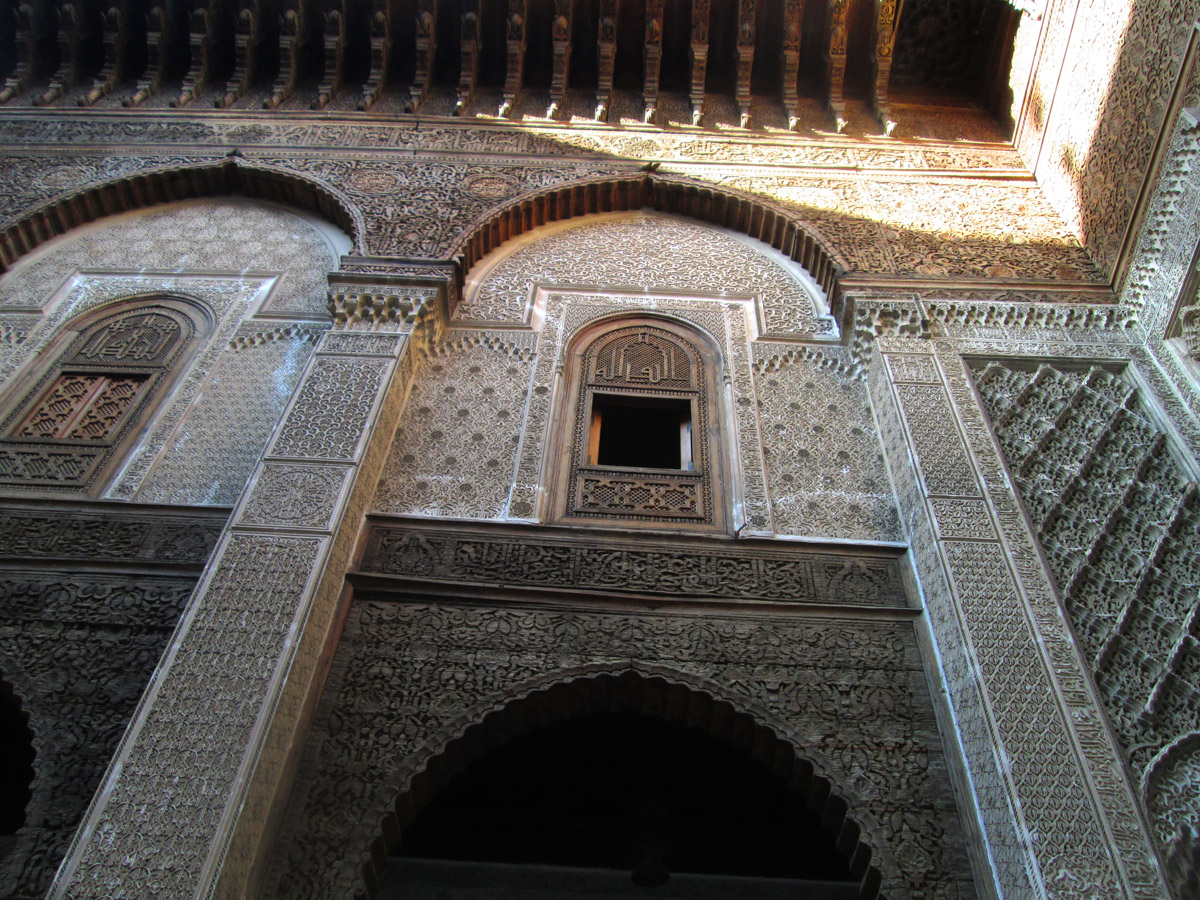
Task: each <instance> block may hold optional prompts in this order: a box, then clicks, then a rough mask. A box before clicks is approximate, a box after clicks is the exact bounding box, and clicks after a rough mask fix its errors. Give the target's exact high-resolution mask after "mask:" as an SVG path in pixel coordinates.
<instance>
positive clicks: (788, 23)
mask: <svg viewBox="0 0 1200 900" xmlns="http://www.w3.org/2000/svg"><path fill="white" fill-rule="evenodd" d="M803 12H804V0H784V7H783V65H782V66H781V67H780V68H781V71H782V72H783V108H784V109H785V110H787V115H788V128H789V129H790V130H793V131H794V130H795V129H796V127H797V126H798V125H799V124H800V119H799V109H800V93H799V91H798V90H797V88H796V82H797V79H798V78H799V77H800V38H801V37H802V36H803V32H802V30H801V29H802V26H801V23H802V22H803Z"/></svg>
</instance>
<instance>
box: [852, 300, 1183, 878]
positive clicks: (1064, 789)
mask: <svg viewBox="0 0 1200 900" xmlns="http://www.w3.org/2000/svg"><path fill="white" fill-rule="evenodd" d="M895 306H896V307H898V308H897V309H894V310H886V311H885V310H874V311H871V312H870V313H869V314H868V313H867V312H866V311H865V310H864V309H862V308H861V307H860V310H859V317H860V324H861V325H863V326H865V325H867V324H868V322H869V321H872V320H874V321H875V322H877V323H878V324H877V326H876V327H878V329H879V330H878V331H877V332H876V333H877V334H879V335H880V336H879V338H878V340H879V348H880V349H881V350H883V351H884V352H885V353H886V354H887V355H888V356H889V357H890V356H891V355H892V354H893V353H897V354H902V355H905V356H912V357H916V356H918V355H925V356H928V355H929V351H930V350H931V349H932V350H933V351H934V354H933V355H934V356H935V357H936V362H937V365H936V367H934V368H931V367H930V366H929V365H928V364H927V363H925V362H921V363H917V364H916V365H913V364H912V363H911V362H909V361H905V363H903V364H902V365H900V366H898V367H893V371H894V372H896V373H897V381H899V380H900V377H903V378H904V379H912V382H911V383H905V382H901V383H889V381H890V379H889V378H888V368H889V367H887V366H885V365H884V364H883V360H882V359H879V358H877V357H874V356H872V358H871V363H870V366H869V372H870V373H871V377H870V379H869V384H870V385H871V388H872V396H873V399H874V400H875V406H876V411H877V414H878V415H879V419H880V424H881V428H882V430H883V435H884V444H885V447H887V457H888V462H889V465H890V466H892V473H893V477H894V479H895V482H896V486H897V490H898V493H899V496H900V498H901V501H902V506H901V508H902V514H903V517H904V523H905V526H906V531H907V533H908V534H909V537H910V541H911V543H912V546H913V551H914V557H915V561H916V566H917V570H918V574H919V577H920V578H921V581H922V589H923V593H924V596H925V598H926V608H927V611H928V613H929V619H930V624H931V626H932V630H933V634H934V637H935V640H936V642H937V645H938V647H939V657H940V659H941V660H942V661H943V667H944V677H945V680H946V685H947V688H948V692H949V696H950V698H951V701H952V704H953V708H954V715H955V721H956V722H957V724H958V727H959V733H960V737H961V741H962V746H963V749H964V752H965V756H966V759H967V762H968V767H969V772H970V777H971V779H972V782H973V783H974V793H975V797H976V803H977V808H978V809H979V812H980V816H981V818H982V823H983V826H984V831H985V835H986V841H987V846H988V852H989V856H990V861H991V864H992V865H993V866H994V867H995V871H996V873H997V882H998V883H999V884H1001V885H1004V886H1005V889H1006V890H1007V891H1009V892H1013V891H1015V892H1016V893H1017V895H1022V894H1024V893H1025V892H1030V895H1031V896H1032V895H1036V894H1037V893H1038V892H1040V891H1041V890H1042V888H1041V884H1042V883H1044V882H1043V881H1042V879H1043V878H1046V879H1053V881H1051V882H1050V883H1051V884H1069V885H1074V886H1076V887H1078V889H1079V890H1080V891H1082V892H1083V893H1084V894H1095V895H1097V896H1114V897H1115V896H1128V897H1145V898H1150V897H1161V896H1162V895H1163V893H1164V891H1165V885H1164V884H1163V883H1162V880H1161V876H1160V874H1159V872H1158V869H1157V867H1156V863H1155V860H1154V857H1153V853H1152V851H1151V848H1150V845H1149V843H1148V841H1147V836H1146V833H1145V830H1144V828H1143V826H1142V825H1141V822H1140V818H1139V816H1138V813H1137V810H1136V806H1135V801H1134V798H1133V795H1132V792H1131V790H1130V785H1129V783H1128V781H1127V779H1126V776H1125V772H1124V770H1123V767H1122V766H1121V765H1120V760H1119V758H1118V757H1117V754H1116V752H1115V751H1116V748H1115V747H1114V746H1113V743H1112V740H1111V738H1110V737H1109V736H1108V735H1107V729H1106V726H1105V723H1104V720H1103V715H1102V711H1101V709H1100V704H1099V703H1098V698H1097V697H1096V696H1095V694H1094V693H1093V692H1092V691H1091V689H1090V688H1089V680H1088V678H1087V673H1086V671H1085V670H1084V669H1083V667H1082V666H1081V665H1080V661H1079V659H1078V656H1077V655H1076V650H1075V648H1074V645H1073V643H1072V640H1071V637H1070V633H1069V630H1068V628H1067V625H1066V623H1065V622H1064V621H1063V619H1062V617H1061V614H1060V609H1059V607H1058V604H1057V603H1056V598H1055V597H1054V594H1053V592H1052V589H1051V585H1050V583H1049V581H1048V579H1047V578H1046V575H1045V571H1044V568H1043V564H1042V562H1041V560H1040V557H1039V554H1038V552H1037V549H1036V548H1035V546H1034V545H1033V541H1032V540H1031V538H1030V536H1029V534H1028V531H1027V530H1026V526H1025V523H1024V519H1023V517H1022V515H1021V511H1020V509H1019V508H1018V504H1017V499H1016V497H1015V496H1013V494H1012V491H1011V488H1009V487H1008V484H1009V482H1008V480H1007V477H1006V475H1005V473H1004V471H1003V468H1002V465H1001V463H1000V459H999V456H998V454H997V452H996V450H995V448H994V443H993V441H994V438H993V436H992V432H991V429H990V428H989V427H988V424H987V422H986V420H985V418H984V414H983V412H982V410H980V409H979V407H978V403H977V401H976V400H975V398H974V396H973V394H972V387H971V383H970V381H969V379H968V378H967V374H966V367H965V365H964V363H963V360H962V355H963V354H982V353H993V354H994V353H1006V354H1011V353H1013V352H1014V350H1019V351H1022V352H1028V353H1030V354H1036V353H1039V352H1040V353H1048V352H1050V349H1049V348H1051V347H1053V348H1055V349H1056V350H1058V351H1059V352H1061V353H1064V354H1065V355H1069V356H1079V357H1082V358H1084V359H1087V358H1089V357H1090V358H1094V357H1095V354H1097V353H1104V354H1112V353H1115V352H1119V349H1118V348H1116V347H1112V346H1109V347H1104V337H1103V335H1101V334H1100V333H1095V334H1093V335H1092V338H1091V341H1090V342H1089V341H1087V340H1085V339H1083V335H1082V334H1081V333H1079V332H1078V331H1077V330H1074V329H1064V328H1062V327H1061V326H1055V327H1047V328H1031V329H1028V330H1026V331H1024V334H1023V337H1024V338H1025V340H1026V341H1027V343H1025V344H1023V345H1017V346H1014V344H1013V343H1012V342H1011V341H1009V340H1008V339H1007V338H1006V337H1005V331H1006V330H1007V329H992V328H980V327H965V328H962V329H961V337H957V339H955V338H945V339H942V340H939V341H934V342H932V343H930V342H929V341H928V340H923V339H920V338H916V337H909V336H906V335H905V334H904V332H903V330H902V328H900V329H898V328H896V326H895V319H894V317H895V316H896V315H899V314H900V313H901V308H902V307H903V304H900V303H897V304H895ZM901 321H903V318H902V317H901ZM889 322H890V323H891V324H889ZM959 333H960V329H959V328H953V329H952V330H951V334H954V335H958V334H959ZM1113 337H1114V338H1115V337H1116V336H1115V335H1114V336H1113ZM877 360H878V361H877ZM899 373H903V375H902V376H900V375H899ZM931 376H933V377H936V382H934V381H932V380H931ZM887 395H890V396H887ZM948 401H949V402H948ZM906 432H907V433H906ZM964 438H965V441H966V446H964ZM968 447H969V450H970V452H969V453H967V452H966V451H967V448H968ZM914 455H915V456H916V457H917V460H918V466H919V468H918V470H917V473H914V472H913V471H912V466H911V463H910V462H909V460H910V458H911V457H912V456H914ZM918 473H919V477H920V481H918V480H917V477H915V475H916V474H918ZM976 479H978V481H977V480H976ZM922 482H923V484H922ZM980 487H983V489H984V490H983V491H981V490H980ZM975 498H979V500H976V499H975ZM948 501H950V502H948ZM981 502H986V506H985V507H983V508H980V503H981ZM981 513H982V515H981ZM942 517H946V521H945V522H943V521H942ZM989 519H991V521H990V522H989ZM993 523H994V524H993ZM997 529H998V530H999V532H1000V534H999V537H1000V538H1001V540H1002V541H1003V543H1001V542H1000V541H997V540H995V537H996V534H995V531H996V530H997ZM939 531H940V532H941V533H942V539H941V540H940V541H939V540H938V533H939ZM960 535H961V538H960ZM962 538H970V540H963V539H962ZM1039 698H1040V699H1039ZM1052 710H1055V711H1054V712H1052ZM1058 710H1061V712H1060V711H1058ZM997 754H999V757H998V755H997ZM998 758H1002V759H1003V760H1005V762H1004V763H1003V764H1002V766H998V765H997V762H998ZM1030 833H1035V834H1037V835H1038V841H1037V842H1036V844H1034V845H1030V844H1029V842H1028V839H1027V838H1028V835H1029V834H1030ZM1084 848H1086V849H1084Z"/></svg>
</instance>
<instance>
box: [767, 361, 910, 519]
mask: <svg viewBox="0 0 1200 900" xmlns="http://www.w3.org/2000/svg"><path fill="white" fill-rule="evenodd" d="M754 355H755V385H756V389H757V391H758V417H759V434H760V435H761V436H762V453H763V458H764V460H765V463H766V471H767V489H768V491H769V492H770V497H771V512H772V514H773V516H774V520H775V529H776V530H777V531H778V532H780V533H781V534H795V535H820V536H823V537H834V538H852V539H858V540H884V541H886V540H895V541H898V540H901V532H900V520H899V516H898V515H897V512H896V500H895V496H894V494H893V493H892V486H891V482H890V481H889V480H888V474H887V468H886V467H885V466H884V463H883V452H882V448H881V446H880V443H879V435H878V430H877V429H876V427H875V420H874V418H873V416H872V413H871V404H870V399H869V397H868V395H867V389H866V387H865V385H864V384H863V382H862V380H861V379H860V378H858V377H857V373H856V372H855V370H854V368H853V367H852V366H851V365H850V364H849V356H850V355H849V354H848V353H846V352H845V351H844V350H842V349H841V348H838V349H837V350H829V349H822V350H814V349H812V348H807V347H805V348H797V347H788V346H787V345H780V344H760V345H757V346H755V348H754Z"/></svg>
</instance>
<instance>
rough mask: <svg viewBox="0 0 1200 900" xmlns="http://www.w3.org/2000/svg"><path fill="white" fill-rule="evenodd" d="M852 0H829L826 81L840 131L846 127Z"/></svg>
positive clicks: (831, 106) (831, 107)
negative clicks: (847, 41)
mask: <svg viewBox="0 0 1200 900" xmlns="http://www.w3.org/2000/svg"><path fill="white" fill-rule="evenodd" d="M849 14H850V0H829V43H828V45H827V46H828V49H827V50H826V53H825V82H826V89H827V90H828V92H829V94H828V104H829V112H830V115H832V116H833V122H834V127H835V128H836V129H837V130H838V131H839V132H840V131H842V130H844V129H845V127H846V98H845V96H844V95H843V93H842V88H843V85H844V84H845V81H846V30H847V27H848V26H847V19H848V17H849Z"/></svg>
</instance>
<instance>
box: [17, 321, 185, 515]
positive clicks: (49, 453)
mask: <svg viewBox="0 0 1200 900" xmlns="http://www.w3.org/2000/svg"><path fill="white" fill-rule="evenodd" d="M108 309H111V307H109V308H108ZM207 325H208V323H207V320H206V319H205V317H204V315H203V314H202V313H201V312H200V310H199V309H198V308H196V307H194V306H193V305H192V304H190V303H187V302H185V301H181V300H173V299H170V298H159V299H154V300H148V301H143V302H138V303H136V304H133V305H124V306H123V307H122V308H121V309H120V310H119V311H117V312H107V313H105V312H102V313H100V314H99V315H94V314H93V315H89V316H86V317H84V318H82V319H80V320H79V321H77V322H76V323H73V324H72V325H70V326H68V327H67V328H66V329H65V331H64V332H63V333H62V334H60V335H59V337H58V339H56V340H55V341H53V342H52V343H51V345H50V346H49V347H48V348H47V349H46V351H44V352H43V353H42V355H41V357H39V360H38V362H37V363H35V364H34V365H33V366H32V367H30V370H29V377H28V378H27V379H22V380H21V381H20V382H19V383H18V384H17V385H16V386H15V388H14V390H13V395H12V397H10V402H8V403H7V404H5V408H6V409H7V415H6V417H5V418H4V420H3V424H2V425H0V484H9V485H20V486H26V487H28V486H37V487H45V488H59V489H65V490H71V491H86V492H95V491H96V490H97V489H98V488H99V487H100V486H101V485H102V484H103V482H104V479H105V476H106V475H107V474H108V473H109V470H110V469H111V468H112V467H113V465H114V464H115V463H116V462H118V461H119V460H120V457H121V455H122V454H121V453H120V451H121V450H123V449H125V448H126V447H127V445H128V444H129V443H131V442H132V440H133V438H134V437H136V435H137V433H138V432H139V431H140V428H141V426H143V425H144V424H145V422H146V420H147V418H148V415H149V413H150V412H151V410H152V409H153V407H154V406H155V405H156V403H157V402H158V401H160V400H161V399H162V397H163V396H165V393H166V390H167V388H168V386H169V385H170V383H171V382H172V381H173V380H174V377H175V376H176V375H177V374H178V373H179V371H180V370H181V369H182V366H183V363H184V361H185V360H186V357H187V356H188V355H190V353H191V351H192V350H193V349H194V347H195V343H196V337H197V334H198V332H200V331H202V330H205V331H206V330H207Z"/></svg>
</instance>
